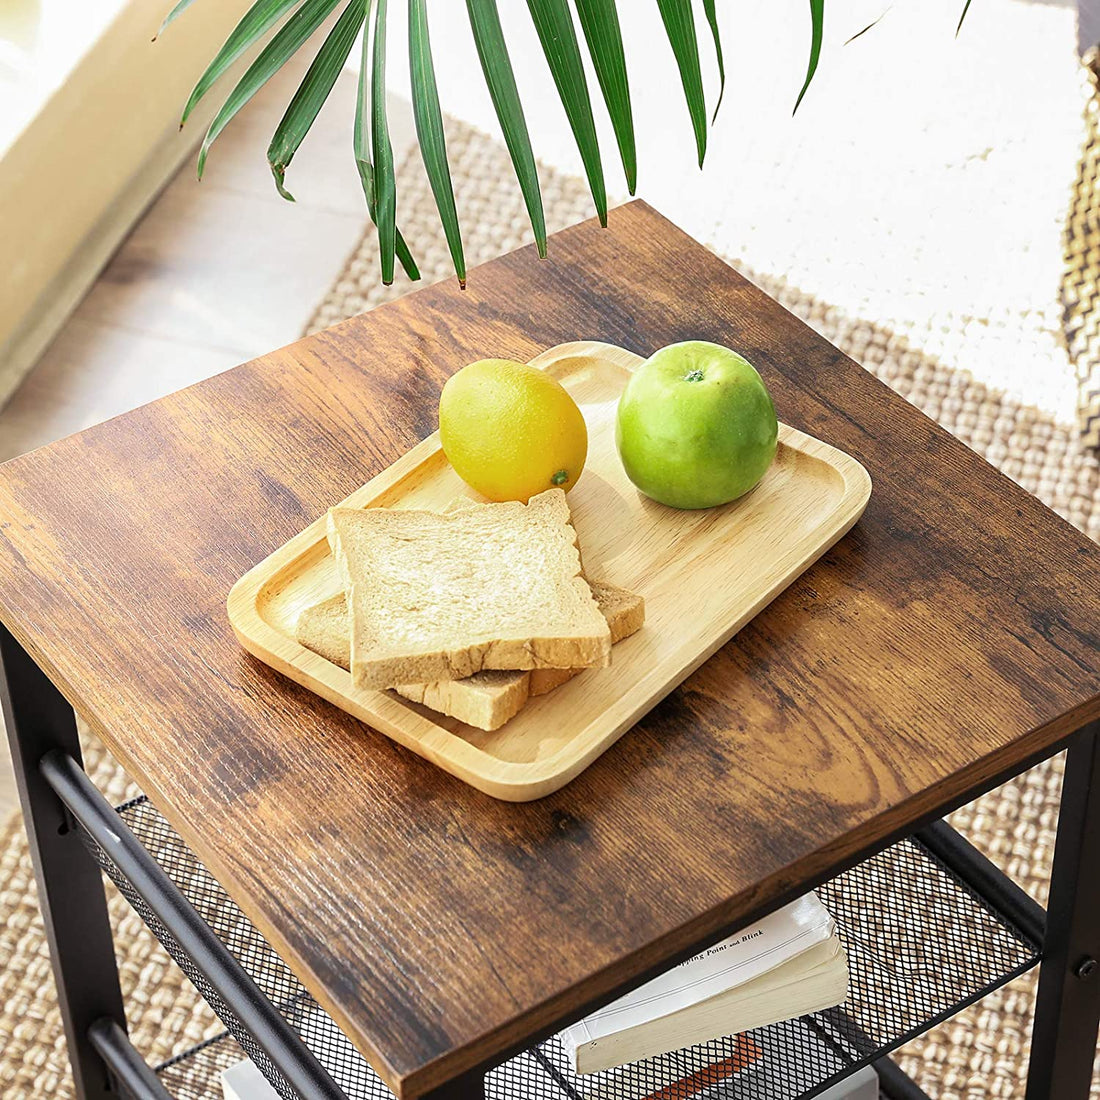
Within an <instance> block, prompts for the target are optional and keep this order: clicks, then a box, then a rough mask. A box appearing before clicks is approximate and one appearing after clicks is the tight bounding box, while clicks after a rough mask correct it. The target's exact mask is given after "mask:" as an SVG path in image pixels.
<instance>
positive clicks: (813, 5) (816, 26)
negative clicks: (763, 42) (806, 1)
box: [791, 0, 825, 114]
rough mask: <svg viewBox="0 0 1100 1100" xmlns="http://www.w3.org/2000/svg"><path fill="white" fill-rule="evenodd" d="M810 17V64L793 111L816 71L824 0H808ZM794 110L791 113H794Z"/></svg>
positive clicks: (823, 15) (822, 36) (819, 55)
mask: <svg viewBox="0 0 1100 1100" xmlns="http://www.w3.org/2000/svg"><path fill="white" fill-rule="evenodd" d="M810 19H811V21H812V22H813V28H812V33H811V38H810V65H809V68H807V70H806V81H805V83H804V84H803V85H802V91H800V92H799V93H798V99H796V100H795V102H794V111H797V110H798V105H799V104H800V103H801V102H802V97H803V96H804V95H805V94H806V89H807V88H809V86H810V81H811V80H813V78H814V73H816V72H817V63H818V61H820V60H821V41H822V39H823V38H824V35H825V0H810ZM794 111H792V112H791V114H794Z"/></svg>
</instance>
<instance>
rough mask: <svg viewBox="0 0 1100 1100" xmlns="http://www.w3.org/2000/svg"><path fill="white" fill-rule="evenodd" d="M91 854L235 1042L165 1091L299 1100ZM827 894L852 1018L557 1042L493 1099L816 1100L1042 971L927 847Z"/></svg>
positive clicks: (278, 1002)
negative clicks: (636, 1057) (682, 1042)
mask: <svg viewBox="0 0 1100 1100" xmlns="http://www.w3.org/2000/svg"><path fill="white" fill-rule="evenodd" d="M119 813H120V814H121V815H122V817H123V818H124V820H125V821H126V822H127V824H128V825H129V826H130V828H131V829H132V830H133V831H134V832H135V833H136V834H137V836H138V838H139V839H140V840H141V842H142V843H143V844H144V845H145V847H146V848H147V849H148V850H149V852H150V853H151V854H152V855H153V856H154V858H155V859H156V860H157V862H158V863H159V864H160V865H161V866H162V867H163V868H164V870H165V871H166V872H167V874H168V875H169V877H170V878H171V879H172V880H173V881H174V882H175V883H176V885H177V886H178V887H179V888H180V890H182V892H183V893H184V894H185V895H186V896H187V898H188V899H189V900H190V901H191V903H192V904H193V905H194V906H195V908H196V909H197V910H198V912H199V913H200V915H201V916H202V917H203V919H204V920H206V921H207V923H208V924H209V925H210V927H211V928H212V929H213V930H214V932H215V933H216V934H217V936H218V937H219V938H220V939H221V940H222V941H223V942H224V943H225V944H226V946H227V947H228V948H229V949H230V951H231V952H232V953H233V954H234V955H235V956H236V957H237V959H238V960H240V962H241V964H242V965H243V966H244V968H245V969H246V970H247V971H248V972H249V973H250V974H251V975H252V977H253V978H254V979H255V981H256V983H257V985H258V986H259V987H260V988H261V989H262V990H263V991H264V992H265V993H266V994H267V996H268V997H269V998H270V999H271V1001H272V1003H273V1004H274V1005H275V1006H276V1007H277V1008H278V1009H279V1011H280V1012H281V1013H282V1014H283V1016H284V1017H285V1018H286V1019H287V1020H288V1021H289V1022H290V1023H291V1024H292V1025H293V1026H294V1028H295V1029H296V1030H297V1031H298V1032H299V1034H300V1035H301V1036H302V1038H303V1040H304V1041H305V1043H306V1045H307V1046H309V1048H310V1049H311V1050H312V1051H313V1052H314V1054H315V1055H317V1057H318V1058H319V1060H320V1061H321V1062H322V1064H324V1065H325V1067H326V1068H327V1069H328V1070H329V1072H330V1073H331V1074H332V1076H333V1079H334V1080H335V1081H336V1082H337V1084H339V1085H340V1086H341V1088H343V1089H344V1090H345V1091H346V1093H347V1096H348V1100H386V1098H388V1097H390V1096H392V1094H391V1093H390V1092H389V1090H388V1089H387V1088H386V1087H385V1086H384V1085H383V1084H382V1082H381V1081H380V1080H379V1078H378V1077H377V1076H376V1075H375V1074H374V1072H373V1071H372V1070H371V1069H370V1067H369V1066H368V1065H367V1064H366V1062H365V1061H364V1060H363V1059H362V1058H361V1057H360V1056H359V1054H358V1053H357V1052H356V1051H355V1049H354V1048H353V1047H352V1045H351V1044H350V1043H349V1042H348V1040H347V1039H346V1038H345V1037H344V1035H343V1034H342V1033H341V1032H340V1030H339V1029H338V1028H337V1027H336V1025H335V1024H334V1023H333V1021H332V1020H331V1019H330V1018H329V1016H328V1015H327V1014H326V1013H325V1012H324V1011H323V1010H322V1009H321V1008H320V1007H319V1006H318V1005H317V1003H316V1002H315V1001H314V1000H313V998H312V997H311V996H310V995H309V994H308V993H307V992H306V991H305V989H304V988H303V987H302V985H301V984H300V983H299V982H298V980H297V979H296V978H295V977H294V975H293V974H292V973H291V972H290V970H289V969H288V968H287V966H286V964H285V963H283V961H282V960H281V959H280V958H279V957H278V955H277V954H276V953H275V952H274V951H273V950H272V948H271V947H270V946H269V945H268V943H267V941H266V940H265V939H264V938H263V936H261V935H260V933H259V932H258V931H257V930H256V928H254V927H253V925H252V924H251V923H250V922H249V921H248V920H247V919H246V918H245V917H244V915H243V914H242V913H241V911H240V910H239V909H238V908H237V907H236V905H235V904H234V903H233V902H232V901H231V900H230V898H229V897H228V895H227V894H226V893H225V891H224V890H222V888H221V887H220V886H219V885H218V883H217V882H216V881H215V880H214V878H213V877H212V876H211V875H210V874H209V873H208V872H207V871H206V869H205V868H204V867H203V866H202V864H200V863H199V861H198V859H197V858H196V857H195V855H194V854H193V853H192V852H191V850H190V849H189V848H187V846H186V845H185V844H184V843H183V841H182V840H181V839H180V838H179V837H178V836H177V835H176V833H175V832H174V831H173V830H172V828H171V827H170V826H169V825H168V824H167V822H166V821H165V820H164V819H163V818H162V817H161V816H160V814H159V813H157V811H156V810H155V809H154V808H153V806H152V805H151V804H150V803H149V802H148V801H147V800H146V799H144V798H139V799H136V800H134V801H133V802H130V803H127V804H126V805H125V806H122V807H120V808H119ZM89 844H90V845H91V847H92V850H93V851H94V853H95V855H96V858H97V860H98V861H99V863H100V864H101V866H102V867H103V869H104V870H105V871H106V872H107V874H108V875H110V877H111V878H112V879H113V880H114V882H115V883H116V885H117V886H118V887H119V888H120V889H121V890H122V892H123V893H124V894H125V895H126V897H127V898H128V899H129V901H130V903H131V904H132V905H133V906H134V908H135V909H136V910H137V911H138V913H139V914H140V915H141V916H142V918H143V919H144V920H145V921H146V923H147V924H148V925H149V926H150V928H151V929H152V931H153V932H154V934H156V936H157V937H158V939H160V940H161V942H162V943H164V945H165V947H166V948H167V949H168V952H169V954H171V955H172V957H173V958H174V959H175V961H176V962H177V963H178V964H179V965H180V966H181V967H182V969H183V970H184V972H185V973H186V974H187V976H188V977H189V978H190V979H191V981H192V982H194V984H195V985H196V986H197V987H198V989H199V991H200V992H201V993H202V994H203V996H204V997H205V998H206V999H207V1001H209V1003H210V1005H211V1006H212V1008H213V1009H214V1011H215V1012H216V1013H217V1014H218V1016H219V1017H220V1018H221V1019H222V1021H223V1022H224V1024H225V1025H226V1028H227V1029H228V1032H227V1034H226V1035H224V1036H223V1037H221V1038H219V1039H216V1040H212V1041H210V1042H209V1043H205V1044H202V1046H200V1047H196V1048H194V1049H193V1050H192V1051H188V1052H186V1054H184V1055H181V1056H180V1057H178V1058H176V1059H173V1060H172V1061H171V1062H170V1063H167V1064H165V1065H164V1066H162V1067H160V1068H159V1070H158V1072H159V1073H160V1074H161V1077H162V1080H163V1081H164V1083H165V1085H166V1087H168V1089H169V1090H170V1091H171V1092H172V1093H173V1095H174V1096H176V1097H178V1098H179V1100H220V1098H221V1089H220V1085H219V1082H218V1072H219V1071H220V1070H221V1069H223V1068H225V1066H227V1065H230V1064H232V1063H233V1062H234V1061H237V1060H239V1058H240V1057H241V1056H242V1055H241V1048H242V1047H243V1049H244V1052H245V1053H247V1054H248V1056H249V1057H251V1058H252V1059H253V1061H255V1062H256V1064H257V1065H258V1066H259V1067H260V1068H261V1070H262V1071H263V1072H264V1075H265V1076H266V1077H267V1078H268V1079H269V1080H270V1081H271V1083H272V1085H273V1086H274V1087H275V1089H276V1091H277V1092H278V1093H279V1094H280V1095H281V1096H283V1097H285V1098H286V1100H298V1097H297V1096H296V1095H295V1093H294V1092H293V1091H292V1090H291V1089H290V1088H289V1087H288V1086H287V1085H286V1083H285V1082H284V1081H282V1079H281V1078H280V1076H279V1074H278V1072H277V1071H276V1070H275V1069H274V1067H272V1066H271V1064H270V1063H269V1062H268V1060H267V1058H266V1057H265V1056H264V1054H263V1051H261V1050H260V1049H259V1048H258V1047H257V1046H256V1044H255V1043H254V1042H253V1040H252V1039H251V1038H250V1036H249V1035H248V1034H247V1033H246V1032H244V1030H243V1029H242V1028H241V1027H240V1025H239V1023H238V1022H237V1021H236V1020H235V1019H234V1018H233V1015H232V1013H231V1012H230V1011H229V1010H228V1009H227V1008H226V1006H225V1005H224V1004H223V1003H222V1002H221V1000H220V999H219V998H218V996H217V995H216V994H215V993H214V992H213V991H212V990H211V989H210V987H209V985H208V984H207V982H206V980H205V979H204V978H203V976H202V974H201V973H200V972H199V971H198V970H197V969H196V967H195V966H194V965H193V963H192V962H191V960H190V959H189V958H188V957H187V956H186V955H185V954H184V953H183V952H182V951H181V950H180V948H179V946H178V945H177V944H176V943H175V942H174V941H173V940H172V938H171V936H169V935H168V934H167V933H166V932H165V930H164V928H163V927H161V926H160V924H159V922H158V921H157V920H156V918H155V917H153V916H152V914H151V913H150V912H149V910H148V908H147V907H146V906H145V904H144V903H143V901H142V900H141V898H140V897H138V896H137V895H136V894H135V892H134V891H133V889H132V888H131V887H130V884H129V883H128V882H127V881H126V879H125V878H124V877H123V876H122V875H121V874H120V873H119V871H118V869H117V868H116V867H115V866H114V865H113V864H112V863H111V862H110V860H109V859H108V858H107V857H106V856H105V855H104V853H103V852H102V851H101V850H99V849H98V847H97V846H96V845H95V844H94V843H93V842H91V841H90V840H89ZM818 894H819V896H820V898H821V900H822V901H823V902H824V904H825V905H826V906H827V907H828V909H829V910H830V911H831V912H832V914H833V916H834V918H835V919H836V922H837V926H838V930H839V933H840V936H841V939H842V941H843V943H844V946H845V948H846V949H847V951H848V957H849V963H850V970H851V985H850V992H849V996H848V1000H847V1001H846V1003H845V1004H844V1005H843V1006H842V1007H841V1008H838V1009H830V1010H828V1011H826V1012H821V1013H817V1014H816V1015H814V1016H806V1017H803V1018H801V1019H798V1020H791V1021H787V1022H785V1023H782V1024H776V1025H773V1026H771V1027H766V1028H760V1029H758V1030H756V1031H753V1032H749V1033H747V1034H746V1035H745V1036H743V1037H741V1038H737V1037H732V1038H729V1039H720V1040H716V1041H714V1042H711V1043H706V1044H703V1045H700V1046H697V1047H691V1048H689V1049H686V1050H682V1051H678V1052H676V1053H675V1054H669V1055H664V1056H661V1057H658V1058H652V1059H647V1060H646V1061H642V1062H636V1063H633V1064H632V1065H629V1066H624V1067H621V1068H619V1069H616V1070H609V1071H607V1072H604V1073H599V1074H592V1075H589V1076H586V1077H578V1076H576V1075H575V1074H573V1073H572V1071H571V1070H570V1069H569V1067H568V1065H567V1063H566V1059H565V1056H564V1053H563V1050H562V1047H561V1044H560V1043H559V1041H558V1040H557V1039H556V1038H553V1039H550V1040H549V1041H548V1042H546V1043H543V1044H541V1045H539V1046H537V1047H533V1048H532V1049H531V1050H528V1051H525V1052H524V1053H523V1054H521V1055H519V1056H518V1057H516V1058H514V1059H513V1060H512V1061H510V1062H507V1063H505V1064H504V1065H502V1066H500V1067H498V1068H497V1069H496V1070H494V1071H493V1073H492V1074H491V1075H490V1076H489V1078H488V1080H487V1095H488V1096H489V1097H490V1098H492V1100H505V1098H508V1100H512V1098H521V1097H522V1098H524V1100H589V1098H591V1100H643V1098H648V1100H679V1098H681V1097H688V1096H691V1097H693V1098H699V1100H719V1098H731V1100H732V1098H737V1100H795V1098H800V1097H804V1098H808V1097H812V1096H814V1095H816V1094H817V1093H818V1092H819V1091H821V1090H822V1089H823V1088H824V1087H826V1086H827V1085H828V1084H830V1083H831V1082H833V1081H835V1080H837V1079H839V1078H841V1077H843V1076H845V1075H847V1074H848V1073H850V1072H851V1071H852V1070H854V1069H856V1068H858V1067H859V1066H861V1065H865V1064H866V1063H868V1062H870V1061H872V1060H873V1059H875V1058H878V1057H880V1056H882V1055H883V1054H885V1053H887V1052H888V1051H890V1050H892V1049H894V1048H895V1047H897V1046H899V1045H901V1044H902V1043H904V1042H906V1041H907V1040H908V1039H910V1038H912V1037H913V1036H915V1035H917V1034H919V1033H920V1032H922V1031H924V1030H926V1029H927V1028H928V1027H929V1026H931V1025H932V1024H934V1023H937V1022H938V1021H940V1020H942V1019H944V1018H946V1017H948V1016H950V1015H952V1014H953V1013H955V1012H957V1011H958V1010H959V1009H961V1008H963V1007H964V1006H965V1005H967V1004H969V1003H971V1002H973V1001H974V1000H977V999H978V998H979V997H982V996H984V995H985V994H986V993H988V992H990V991H991V990H993V989H995V988H997V986H999V985H1002V984H1003V983H1004V982H1006V981H1008V980H1010V979H1011V978H1013V977H1015V976H1017V975H1018V974H1021V973H1023V972H1024V971H1025V970H1027V969H1028V968H1029V967H1031V966H1033V965H1034V964H1035V963H1036V962H1037V961H1038V945H1037V944H1036V943H1035V942H1033V940H1032V939H1031V938H1029V936H1028V935H1027V934H1025V933H1024V932H1022V931H1021V930H1020V929H1019V928H1018V927H1017V926H1016V925H1014V924H1013V922H1012V921H1010V920H1009V919H1008V918H1007V917H1006V916H1004V915H1003V914H1001V913H1000V912H998V910H997V909H996V907H995V906H994V905H993V904H992V903H991V902H989V901H988V900H986V899H984V898H982V897H980V896H979V895H978V894H977V893H976V892H975V891H974V890H973V889H972V888H971V887H970V886H969V885H968V884H966V883H965V882H963V881H961V880H960V879H959V878H958V877H957V876H956V875H955V874H954V873H953V872H952V871H950V870H949V869H948V868H947V867H946V866H945V865H944V864H943V863H942V862H941V861H940V860H939V859H938V858H937V857H935V856H933V855H932V854H931V853H930V852H929V851H927V850H926V849H925V848H924V847H922V846H921V844H920V843H919V842H917V841H915V840H907V841H903V842H901V843H899V844H895V845H894V846H893V847H891V848H888V849H887V850H886V851H884V852H881V853H880V854H879V855H877V856H874V857H872V858H871V859H869V860H867V861H866V862H864V863H862V864H860V865H859V866H857V867H855V868H853V869H852V870H851V871H848V872H847V873H846V874H844V875H841V876H840V877H838V878H836V879H834V880H833V881H831V882H829V883H827V884H825V885H824V886H822V887H820V888H819V890H818ZM532 965H533V966H534V965H537V960H535V959H532ZM234 1040H236V1041H234ZM237 1043H240V1046H239V1047H238V1046H237Z"/></svg>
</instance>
